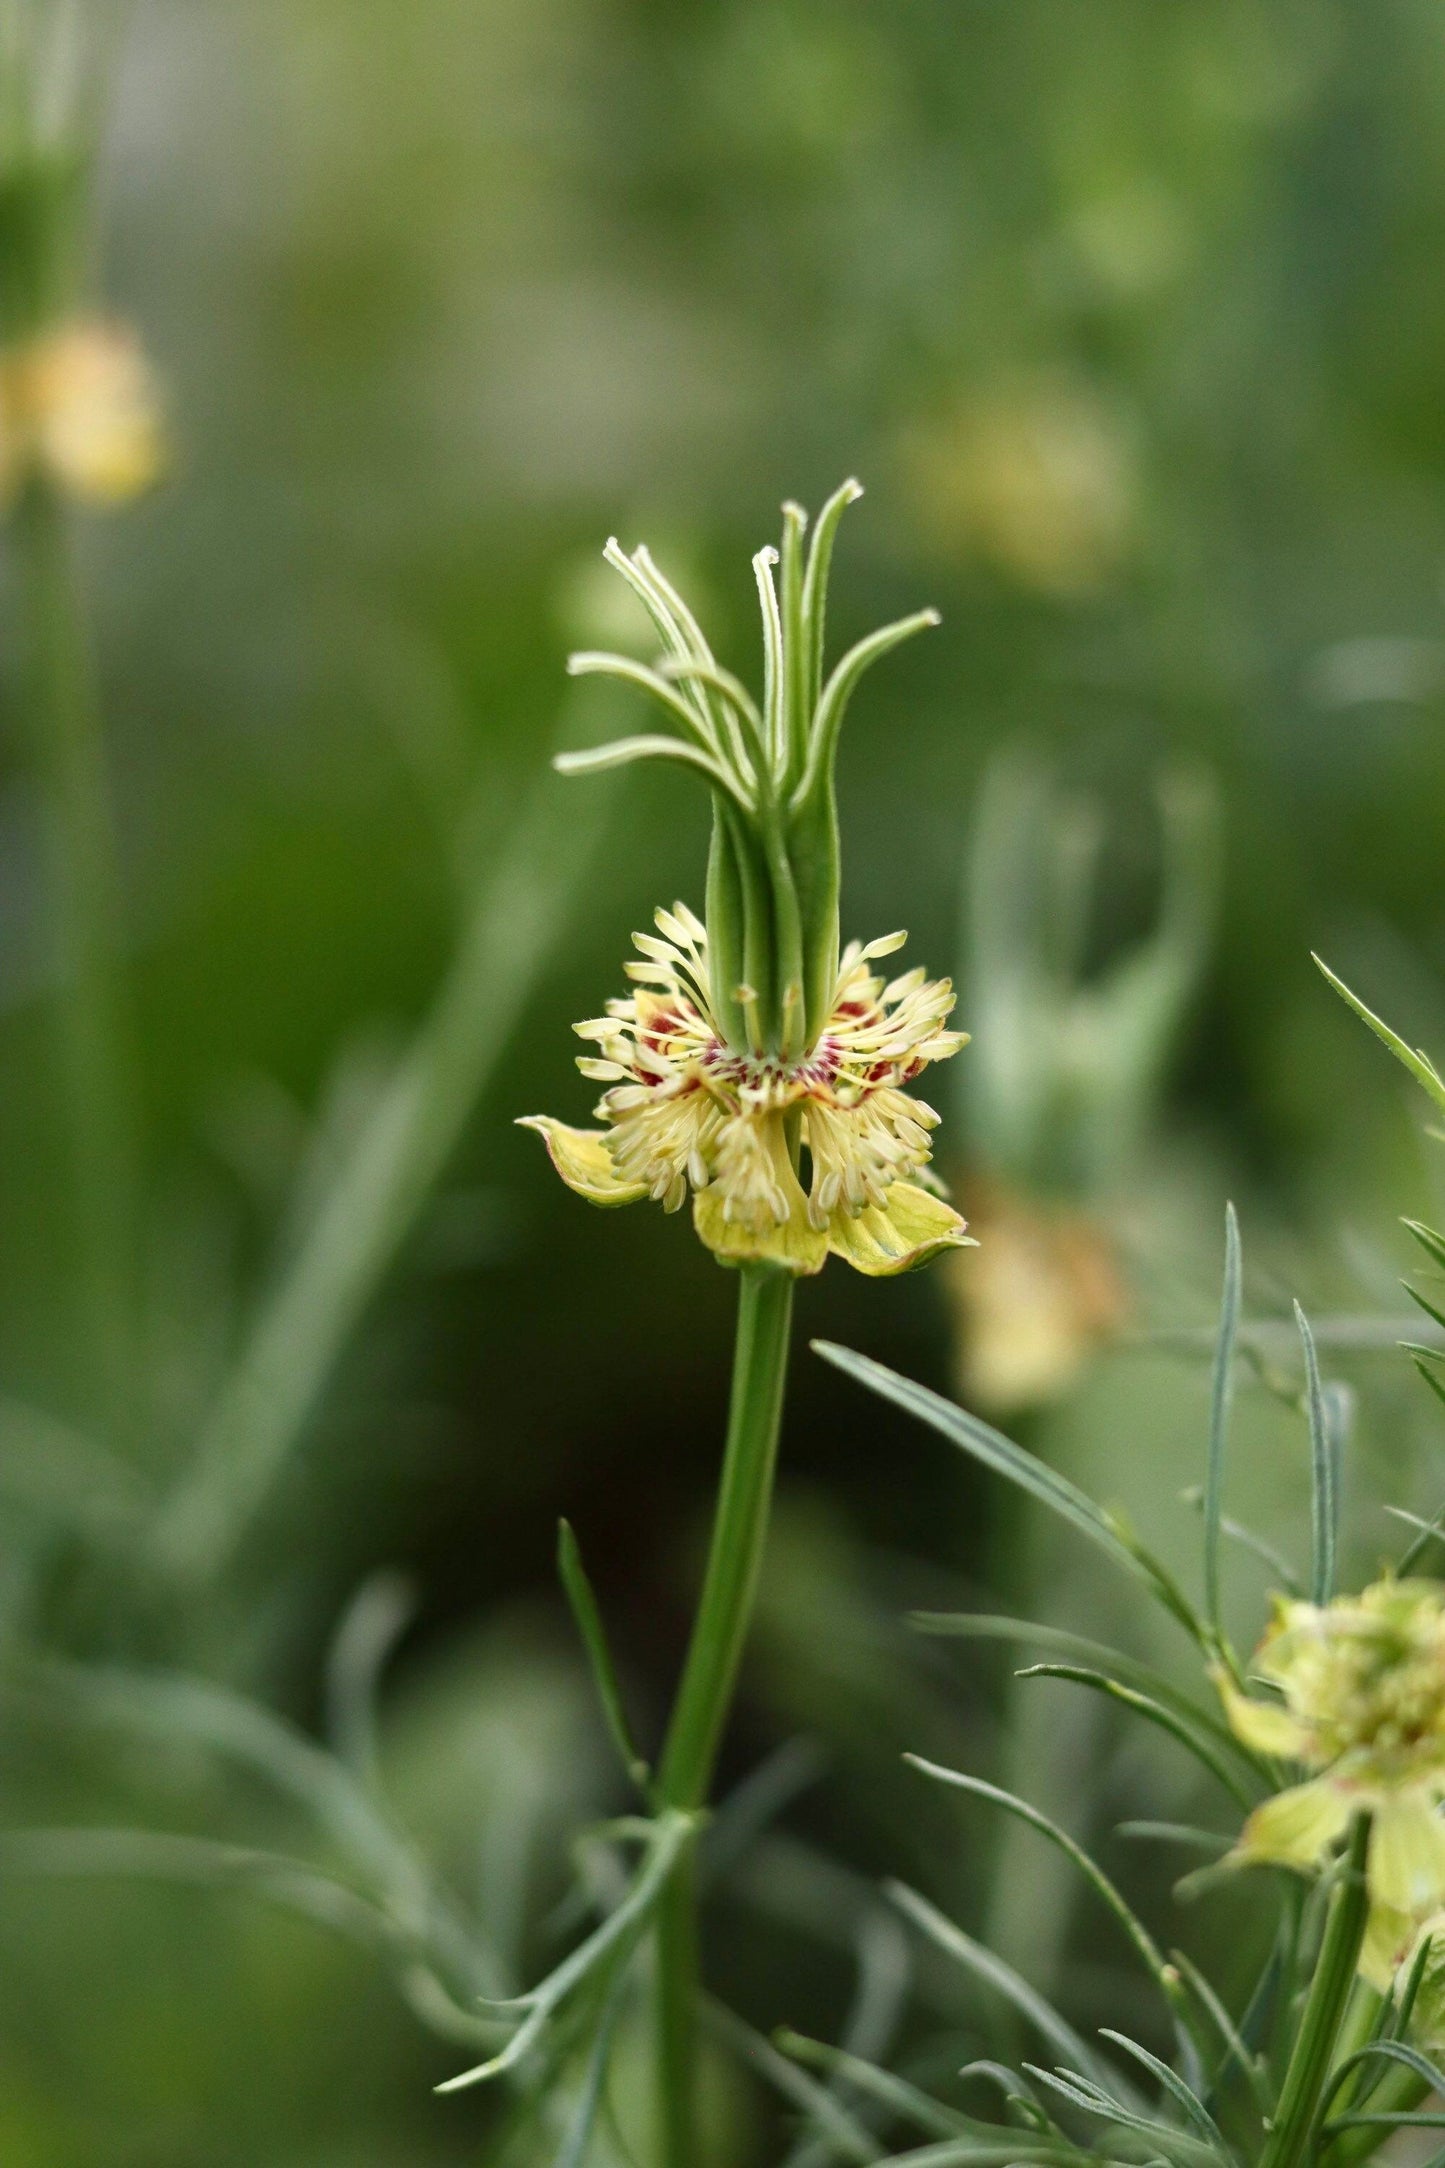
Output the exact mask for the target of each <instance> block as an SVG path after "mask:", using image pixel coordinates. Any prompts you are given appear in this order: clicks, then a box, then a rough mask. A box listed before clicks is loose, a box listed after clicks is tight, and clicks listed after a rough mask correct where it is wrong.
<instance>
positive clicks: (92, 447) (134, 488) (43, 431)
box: [0, 322, 164, 506]
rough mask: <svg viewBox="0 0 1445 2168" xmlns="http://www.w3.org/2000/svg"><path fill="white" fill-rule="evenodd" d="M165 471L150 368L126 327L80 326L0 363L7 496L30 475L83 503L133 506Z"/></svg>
mask: <svg viewBox="0 0 1445 2168" xmlns="http://www.w3.org/2000/svg"><path fill="white" fill-rule="evenodd" d="M163 465H164V446H163V440H162V434H161V420H160V403H159V399H158V397H157V393H156V387H155V381H154V378H153V376H152V374H151V370H150V366H149V364H148V362H147V361H146V358H145V355H144V354H143V352H142V351H141V347H140V343H139V341H138V340H137V339H136V337H135V335H134V333H133V332H131V331H129V330H127V329H126V328H125V326H123V325H119V324H110V323H102V322H81V323H73V324H68V325H66V326H64V327H63V328H62V329H60V330H56V331H51V332H46V333H44V334H42V335H41V336H39V337H37V338H34V339H29V340H26V341H24V342H23V343H21V344H17V345H14V346H11V347H10V348H8V349H7V350H6V351H5V352H4V353H3V354H0V492H3V494H4V495H5V496H6V497H12V496H13V495H14V494H15V492H16V491H17V490H18V489H20V488H21V487H23V485H24V483H25V481H26V480H27V479H28V478H29V476H31V475H32V474H41V475H44V476H45V477H46V478H47V480H49V481H50V482H52V483H53V484H54V485H55V487H56V488H58V489H60V490H62V491H63V492H64V493H65V494H66V495H67V496H69V497H73V498H74V499H76V501H77V502H79V503H82V504H92V505H100V506H110V505H119V504H124V503H127V502H128V501H129V500H130V499H131V498H133V497H137V496H139V495H140V494H141V493H142V492H143V491H144V490H147V489H149V488H150V487H151V485H152V484H153V483H154V482H155V481H156V480H157V478H158V476H159V475H160V473H161V470H162V467H163Z"/></svg>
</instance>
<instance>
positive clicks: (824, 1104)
mask: <svg viewBox="0 0 1445 2168" xmlns="http://www.w3.org/2000/svg"><path fill="white" fill-rule="evenodd" d="M656 924H657V928H658V931H657V934H655V935H654V934H636V935H634V937H633V938H634V941H635V944H636V946H637V949H638V951H639V960H638V961H636V962H631V963H629V964H627V965H626V966H625V969H626V971H627V974H628V976H629V977H630V978H631V979H633V980H634V982H635V983H636V987H637V991H636V992H635V993H633V994H631V995H627V996H624V997H620V998H618V999H616V1000H613V1001H611V1002H609V1003H608V1005H607V1010H606V1013H605V1014H604V1015H602V1016H600V1017H594V1018H590V1019H588V1020H587V1021H585V1022H583V1023H580V1024H578V1025H577V1026H576V1027H575V1029H576V1030H577V1032H578V1034H579V1036H580V1037H582V1038H584V1039H588V1040H591V1041H592V1042H593V1043H594V1044H595V1046H596V1047H597V1050H598V1051H597V1053H596V1055H584V1056H582V1057H580V1059H579V1062H578V1067H579V1068H580V1069H581V1070H582V1072H583V1074H584V1075H585V1076H588V1077H590V1078H592V1079H593V1080H594V1081H596V1082H598V1083H601V1084H605V1085H606V1086H607V1089H606V1090H605V1091H604V1093H603V1095H602V1098H601V1100H600V1101H599V1103H598V1106H597V1108H596V1113H597V1116H598V1118H599V1119H600V1120H601V1121H603V1122H605V1123H606V1124H607V1125H608V1126H607V1128H606V1129H605V1130H603V1131H601V1132H596V1133H592V1135H591V1138H590V1143H591V1145H592V1147H593V1148H594V1150H595V1147H597V1146H600V1147H601V1149H602V1151H603V1152H604V1153H605V1155H606V1161H607V1167H608V1171H609V1173H610V1177H611V1182H612V1184H614V1185H615V1188H614V1191H613V1194H612V1196H611V1197H609V1198H606V1199H604V1198H602V1197H599V1196H598V1195H597V1187H598V1175H599V1169H600V1164H601V1163H600V1162H599V1161H597V1160H596V1159H595V1158H593V1159H591V1160H590V1163H589V1166H588V1169H587V1181H586V1183H585V1184H584V1183H581V1182H576V1183H574V1186H576V1187H582V1188H584V1192H585V1193H586V1194H589V1195H592V1196H593V1197H594V1200H595V1201H598V1202H604V1201H611V1202H617V1203H624V1202H628V1201H630V1200H631V1199H632V1198H634V1197H643V1196H650V1197H652V1198H653V1199H655V1200H656V1201H657V1202H659V1203H661V1204H662V1205H663V1206H664V1207H665V1209H666V1210H668V1211H672V1212H675V1211H677V1210H678V1209H679V1208H680V1207H681V1205H682V1204H683V1203H684V1202H685V1201H686V1199H687V1197H688V1195H689V1193H691V1194H692V1196H693V1199H694V1204H695V1210H696V1218H697V1226H698V1231H699V1233H700V1234H701V1235H702V1237H703V1239H704V1241H706V1242H707V1243H708V1244H709V1247H711V1248H713V1249H714V1250H716V1251H718V1252H719V1253H721V1254H723V1255H725V1256H728V1257H731V1258H742V1257H745V1256H751V1257H767V1258H771V1259H772V1260H773V1261H775V1262H778V1263H782V1264H785V1265H787V1266H788V1267H789V1268H790V1269H792V1270H794V1271H802V1272H811V1271H817V1270H818V1269H819V1267H820V1266H821V1265H822V1263H823V1261H824V1258H825V1257H826V1256H827V1254H828V1251H829V1249H830V1248H831V1249H834V1250H836V1251H838V1252H840V1253H841V1254H843V1255H845V1256H848V1257H849V1259H850V1261H851V1262H853V1263H854V1264H858V1265H860V1267H861V1269H863V1270H874V1271H883V1270H892V1271H897V1270H901V1269H903V1267H904V1266H905V1265H907V1264H913V1263H918V1262H921V1261H922V1256H923V1255H925V1254H926V1255H932V1254H933V1253H934V1252H935V1251H936V1250H937V1249H939V1248H942V1247H951V1246H955V1245H956V1244H958V1243H959V1242H961V1241H963V1240H966V1237H965V1234H964V1225H963V1222H962V1220H961V1219H960V1218H959V1217H958V1215H957V1214H956V1213H955V1212H953V1211H952V1209H951V1208H950V1207H949V1206H948V1205H947V1204H945V1203H944V1202H943V1201H942V1199H941V1198H940V1197H938V1196H937V1195H935V1194H933V1192H932V1190H931V1189H930V1188H929V1187H927V1186H924V1187H919V1186H917V1185H916V1184H915V1183H914V1182H913V1181H912V1180H910V1179H909V1178H910V1177H913V1176H917V1175H920V1174H924V1171H925V1170H926V1168H927V1166H928V1162H929V1158H930V1133H931V1131H932V1130H933V1129H934V1128H935V1127H936V1126H937V1123H938V1115H937V1114H936V1113H935V1112H934V1110H933V1108H932V1107H930V1106H927V1105H925V1104H924V1102H923V1101H922V1100H918V1099H913V1098H910V1097H909V1096H908V1094H907V1092H906V1090H905V1089H904V1087H905V1086H906V1085H908V1084H909V1083H911V1082H912V1081H913V1080H914V1079H915V1078H916V1077H917V1076H918V1075H919V1074H920V1072H921V1071H922V1070H923V1069H924V1068H925V1067H926V1066H927V1064H928V1063H930V1062H934V1061H945V1060H947V1059H948V1058H949V1056H950V1055H952V1054H955V1053H957V1051H958V1049H959V1048H960V1047H961V1046H962V1045H963V1044H964V1034H962V1033H961V1032H956V1031H950V1030H948V1029H947V1028H946V1022H947V1018H948V1015H949V1012H950V1010H951V1009H952V1007H953V990H952V988H951V986H950V985H949V983H948V981H947V980H946V979H943V980H930V979H928V978H926V977H925V975H924V973H923V972H922V971H921V970H915V971H910V972H907V973H905V974H904V975H903V976H902V977H900V978H897V979H893V980H891V981H888V982H885V981H884V980H883V979H882V978H881V977H879V976H877V975H876V974H875V973H874V972H873V971H872V970H871V969H870V966H871V964H872V963H873V962H874V961H875V960H877V959H878V958H880V957H883V956H887V955H891V954H892V953H893V952H894V951H896V950H897V949H898V948H900V947H901V946H902V943H903V940H904V938H905V937H904V936H903V935H902V934H890V935H888V936H886V937H885V938H884V939H882V940H878V941H871V942H869V943H867V944H866V945H863V944H861V943H858V942H853V943H850V945H849V947H848V948H847V950H846V951H845V952H844V954H843V957H842V959H841V961H840V964H839V969H838V976H837V981H836V985H835V988H834V995H833V1001H832V1005H831V1008H830V1010H829V1013H828V1016H827V1019H826V1021H825V1023H824V1026H823V1029H822V1030H821V1031H820V1032H819V1034H818V1036H817V1037H816V1039H815V1040H814V1041H813V1043H812V1044H811V1046H809V1047H808V1048H807V1049H806V1050H805V1051H804V1052H803V1053H802V1054H800V1055H799V1056H798V1057H797V1058H796V1059H787V1058H785V1057H784V1056H782V1055H780V1054H777V1053H770V1052H768V1051H767V1050H766V1049H765V1048H764V1047H763V1046H762V1045H761V1044H760V1043H756V1042H755V1043H754V1045H753V1046H752V1047H751V1048H749V1049H746V1050H743V1051H738V1050H737V1049H735V1048H733V1047H731V1046H730V1045H729V1044H728V1042H727V1040H726V1039H725V1038H724V1036H723V1034H722V1031H721V1030H720V1028H719V1024H718V1020H717V1016H716V1013H715V1008H714V1001H713V989H712V982H711V974H710V968H709V955H708V940H707V931H706V929H705V927H704V926H703V924H702V922H701V920H699V919H698V918H697V917H696V916H695V914H694V913H693V912H691V911H690V910H689V909H688V908H687V906H686V905H685V904H682V903H679V904H677V905H675V906H674V908H673V909H672V910H671V911H667V910H660V911H659V912H658V913H657V916H656ZM738 999H739V1003H740V1006H741V1007H742V1009H743V1011H744V1013H745V1014H747V1013H748V1012H749V1011H750V1009H751V1007H752V1003H751V996H750V989H748V988H746V987H743V988H740V989H739V990H738ZM533 1126H534V1127H536V1128H538V1129H540V1130H541V1131H542V1133H543V1134H544V1136H546V1137H547V1140H548V1143H549V1146H550V1148H551V1149H552V1153H553V1158H554V1160H555V1161H556V1163H557V1165H558V1167H559V1170H560V1171H561V1172H562V1174H563V1176H564V1179H571V1178H572V1177H571V1175H570V1174H569V1164H575V1152H576V1149H577V1145H576V1140H578V1139H581V1138H583V1137H585V1136H587V1135H588V1133H587V1132H580V1131H563V1130H562V1126H561V1125H560V1124H557V1123H553V1122H550V1121H547V1120H546V1119H545V1118H538V1119H537V1120H536V1121H535V1122H534V1124H533ZM569 1154H571V1155H573V1156H572V1157H571V1158H569ZM805 1163H806V1173H807V1189H806V1193H805V1192H804V1188H803V1184H802V1180H801V1174H802V1171H803V1169H804V1165H805ZM929 1181H931V1177H927V1176H926V1175H925V1183H927V1182H929ZM624 1193H625V1194H624ZM860 1222H865V1223H866V1224H863V1225H860V1224H859V1223H860ZM865 1256H866V1257H867V1258H869V1259H870V1260H871V1262H868V1263H865V1262H863V1260H864V1258H865Z"/></svg>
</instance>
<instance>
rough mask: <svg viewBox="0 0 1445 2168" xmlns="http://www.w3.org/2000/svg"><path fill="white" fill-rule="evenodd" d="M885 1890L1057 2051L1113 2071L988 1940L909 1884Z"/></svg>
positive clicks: (896, 1884)
mask: <svg viewBox="0 0 1445 2168" xmlns="http://www.w3.org/2000/svg"><path fill="white" fill-rule="evenodd" d="M883 1889H884V1895H885V1896H886V1897H887V1898H888V1899H889V1901H890V1902H891V1903H893V1904H896V1905H897V1906H898V1909H899V1910H900V1911H901V1912H903V1913H904V1914H905V1915H906V1916H907V1917H908V1918H909V1919H910V1920H912V1921H913V1923H914V1925H915V1926H916V1927H918V1928H920V1929H921V1930H922V1932H923V1933H924V1934H925V1935H927V1936H928V1938H929V1940H930V1941H931V1942H933V1943H935V1944H936V1945H937V1947H938V1948H939V1949H940V1950H942V1951H943V1952H944V1954H945V1955H946V1956H948V1957H951V1958H952V1959H953V1960H954V1962H955V1963H956V1964H960V1965H962V1966H963V1967H964V1969H965V1971H967V1972H968V1973H970V1974H971V1975H972V1976H973V1978H974V1979H976V1980H981V1981H982V1982H983V1984H984V1986H985V1987H989V1988H991V1989H992V1990H993V1992H994V1993H995V1994H997V1995H1000V1996H1002V1998H1003V2000H1004V2001H1005V2002H1007V2003H1009V2004H1010V2005H1011V2006H1012V2007H1013V2008H1014V2009H1015V2010H1017V2012H1018V2013H1019V2016H1020V2017H1021V2018H1023V2019H1024V2020H1025V2021H1026V2023H1028V2024H1030V2025H1032V2027H1033V2028H1034V2031H1035V2032H1036V2033H1037V2034H1038V2035H1039V2038H1040V2039H1041V2040H1045V2041H1047V2042H1048V2045H1049V2046H1050V2047H1051V2048H1052V2049H1053V2051H1054V2053H1055V2054H1056V2055H1059V2056H1063V2057H1065V2058H1067V2060H1068V2061H1069V2062H1071V2063H1077V2064H1079V2066H1080V2068H1081V2069H1084V2070H1089V2071H1094V2072H1097V2074H1098V2075H1099V2076H1100V2077H1104V2076H1107V2075H1108V2067H1107V2065H1106V2064H1105V2063H1104V2062H1103V2061H1102V2060H1101V2058H1100V2057H1099V2056H1098V2055H1096V2053H1095V2051H1094V2050H1093V2048H1091V2047H1090V2046H1089V2044H1088V2042H1087V2041H1086V2040H1085V2039H1084V2038H1083V2036H1082V2034H1080V2033H1077V2032H1075V2030H1074V2028H1073V2026H1072V2025H1070V2023H1069V2022H1068V2020H1067V2018H1064V2017H1061V2016H1060V2015H1059V2013H1058V2011H1057V2010H1056V2009H1055V2008H1054V2006H1053V2004H1052V2003H1051V2002H1049V2001H1048V2000H1047V1999H1046V1997H1044V1996H1043V1995H1041V1994H1040V1993H1039V1991H1038V1989H1037V1988H1035V1987H1032V1986H1031V1985H1030V1984H1029V1982H1028V1981H1027V1980H1025V1979H1024V1978H1023V1976H1022V1974H1020V1973H1017V1972H1015V1970H1014V1968H1013V1966H1012V1965H1010V1964H1008V1963H1007V1962H1006V1961H1005V1960H1004V1959H1003V1958H1002V1957H999V1956H998V1955H997V1954H996V1953H995V1952H994V1951H993V1950H990V1949H986V1948H985V1946H984V1945H983V1943H981V1942H975V1941H974V1939H973V1937H972V1936H971V1935H966V1934H965V1933H964V1931H963V1929H962V1928H961V1927H956V1926H955V1925H954V1923H953V1921H952V1920H951V1919H949V1918H948V1917H947V1915H946V1914H945V1913H942V1912H940V1911H939V1909H938V1907H937V1906H936V1905H932V1904H930V1903H929V1901H928V1899H927V1898H926V1897H921V1896H920V1895H919V1894H918V1892H917V1890H914V1889H910V1888H909V1887H908V1885H907V1883H905V1882H885V1883H884V1885H883Z"/></svg>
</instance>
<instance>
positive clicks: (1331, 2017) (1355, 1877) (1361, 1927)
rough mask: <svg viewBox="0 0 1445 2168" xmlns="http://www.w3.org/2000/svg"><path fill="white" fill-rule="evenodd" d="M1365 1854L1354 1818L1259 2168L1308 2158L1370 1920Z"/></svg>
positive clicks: (1360, 1821) (1291, 2167)
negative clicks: (1366, 1923) (1367, 1923)
mask: <svg viewBox="0 0 1445 2168" xmlns="http://www.w3.org/2000/svg"><path fill="white" fill-rule="evenodd" d="M1369 1849H1370V1817H1369V1815H1368V1814H1357V1815H1356V1816H1355V1819H1354V1821H1353V1822H1352V1823H1351V1825H1350V1837H1349V1844H1348V1846H1347V1848H1346V1851H1345V1857H1344V1862H1343V1864H1342V1867H1341V1870H1340V1880H1339V1886H1338V1887H1337V1889H1336V1890H1335V1893H1334V1896H1333V1897H1332V1899H1331V1900H1330V1911H1329V1918H1328V1919H1327V1921H1326V1923H1325V1933H1324V1940H1323V1942H1322V1944H1321V1946H1320V1954H1319V1959H1318V1962H1317V1963H1316V1966H1315V1976H1314V1979H1313V1981H1312V1982H1311V1985H1310V1991H1309V1997H1308V1999H1307V2001H1306V2003H1305V2006H1304V2012H1303V2014H1302V2016H1301V2018H1300V2025H1299V2031H1298V2033H1297V2034H1296V2035H1295V2043H1294V2049H1293V2052H1292V2053H1291V2055H1290V2059H1289V2068H1288V2069H1287V2070H1286V2072H1285V2077H1284V2085H1283V2087H1282V2088H1281V2091H1280V2096H1279V2107H1278V2109H1277V2110H1276V2113H1275V2118H1274V2124H1273V2127H1272V2129H1271V2130H1270V2134H1269V2138H1268V2140H1267V2142H1266V2144H1265V2148H1264V2151H1263V2153H1262V2154H1261V2156H1260V2163H1259V2168H1300V2164H1301V2163H1303V2162H1304V2161H1306V2160H1307V2159H1308V2158H1309V2157H1310V2155H1311V2152H1312V2149H1313V2145H1314V2137H1315V2122H1316V2118H1317V2115H1318V2111H1319V2105H1320V2099H1321V2095H1322V2094H1323V2091H1324V2086H1325V2080H1326V2079H1327V2077H1328V2076H1329V2072H1330V2067H1331V2065H1332V2063H1333V2061H1334V2057H1335V2048H1336V2045H1337V2042H1338V2039H1339V2033H1340V2026H1341V2023H1342V2021H1343V2019H1344V2016H1345V2012H1346V2009H1347V2008H1348V2005H1349V1999H1350V1992H1351V1989H1352V1988H1353V1986H1354V1982H1355V1967H1356V1964H1357V1963H1358V1960H1359V1955H1360V1944H1361V1942H1362V1941H1363V1939H1364V1933H1365V1922H1366V1919H1367V1918H1368V1915H1369V1909H1370V1896H1369V1890H1368V1888H1367V1886H1366V1882H1365V1863H1366V1860H1367V1858H1368V1856H1369Z"/></svg>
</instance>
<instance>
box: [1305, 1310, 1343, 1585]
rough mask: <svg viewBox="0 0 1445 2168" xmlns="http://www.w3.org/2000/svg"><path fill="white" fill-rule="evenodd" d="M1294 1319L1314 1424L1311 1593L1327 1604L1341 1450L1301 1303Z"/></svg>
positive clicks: (1335, 1536)
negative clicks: (1338, 1463) (1301, 1344)
mask: <svg viewBox="0 0 1445 2168" xmlns="http://www.w3.org/2000/svg"><path fill="white" fill-rule="evenodd" d="M1294 1318H1295V1324H1296V1325H1297V1326H1298V1327H1299V1336H1300V1340H1301V1342H1302V1343H1303V1346H1304V1356H1305V1408H1306V1412H1307V1414H1308V1416H1309V1426H1310V1552H1311V1564H1310V1595H1311V1600H1312V1601H1313V1602H1315V1603H1317V1604H1325V1603H1328V1602H1329V1600H1330V1598H1331V1596H1332V1595H1333V1594H1334V1592H1335V1554H1336V1551H1337V1549H1338V1546H1339V1525H1340V1500H1339V1488H1338V1470H1337V1461H1338V1453H1337V1449H1336V1444H1335V1437H1334V1435H1333V1433H1332V1430H1331V1424H1330V1418H1329V1415H1328V1414H1327V1412H1326V1408H1325V1397H1324V1389H1323V1387H1322V1386H1321V1384H1320V1361H1319V1356H1318V1355H1317V1354H1316V1352H1315V1339H1314V1334H1313V1333H1312V1332H1311V1331H1310V1326H1309V1319H1308V1318H1307V1317H1306V1316H1305V1314H1304V1311H1303V1310H1302V1309H1301V1308H1300V1305H1299V1304H1298V1303H1296V1304H1295V1306H1294Z"/></svg>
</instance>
